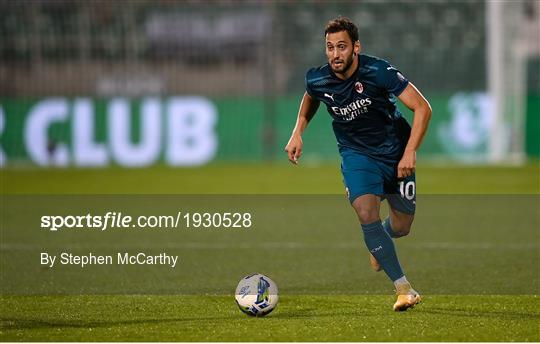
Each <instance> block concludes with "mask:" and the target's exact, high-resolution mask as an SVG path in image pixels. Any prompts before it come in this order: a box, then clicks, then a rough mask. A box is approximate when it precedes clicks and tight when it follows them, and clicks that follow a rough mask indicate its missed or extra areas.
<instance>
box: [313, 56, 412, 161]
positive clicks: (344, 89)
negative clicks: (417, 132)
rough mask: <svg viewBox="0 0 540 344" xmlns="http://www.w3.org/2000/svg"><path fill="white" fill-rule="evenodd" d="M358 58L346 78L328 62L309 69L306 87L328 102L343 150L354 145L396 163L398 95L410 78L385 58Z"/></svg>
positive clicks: (336, 133)
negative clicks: (338, 74)
mask: <svg viewBox="0 0 540 344" xmlns="http://www.w3.org/2000/svg"><path fill="white" fill-rule="evenodd" d="M358 62H359V63H358V69H357V70H356V72H355V73H354V74H353V75H352V76H351V77H350V78H349V79H347V80H342V79H339V78H338V77H337V76H336V75H335V74H334V73H333V71H332V70H331V68H330V66H329V65H328V64H325V65H323V66H320V67H318V68H312V69H310V70H309V71H308V72H307V74H306V91H307V93H308V94H309V95H310V96H311V97H312V98H314V99H317V100H319V101H321V102H323V103H324V104H325V105H326V108H327V110H328V112H329V113H330V115H331V116H332V119H333V121H332V127H333V129H334V134H335V136H336V139H337V142H338V147H339V148H340V151H341V149H342V148H351V149H354V150H357V151H359V152H360V153H362V154H365V155H368V156H370V157H372V158H374V159H377V160H382V161H386V162H389V163H395V162H397V161H399V159H400V158H401V156H400V155H401V153H402V146H403V143H402V142H401V140H400V139H399V135H398V133H397V130H396V125H395V122H396V120H397V119H399V118H400V117H401V113H400V112H399V111H398V109H397V107H396V100H397V98H396V97H397V96H399V95H400V94H401V92H403V90H404V89H405V88H406V87H407V85H408V83H409V81H408V80H407V79H406V78H405V77H404V76H403V75H402V74H401V72H400V71H399V70H397V69H396V68H395V67H393V66H392V65H390V64H389V63H388V62H386V61H385V60H383V59H380V58H377V57H374V56H369V55H363V54H362V55H359V56H358Z"/></svg>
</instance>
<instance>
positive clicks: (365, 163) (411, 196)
mask: <svg viewBox="0 0 540 344" xmlns="http://www.w3.org/2000/svg"><path fill="white" fill-rule="evenodd" d="M340 153H341V159H342V162H341V173H342V174H343V182H344V184H345V188H346V190H347V197H348V198H349V201H350V202H351V203H352V202H353V201H354V200H355V199H356V198H358V197H359V196H362V195H366V194H373V195H378V196H381V197H382V199H383V200H384V199H387V200H388V203H389V204H390V207H391V208H392V209H394V210H397V211H400V212H402V213H405V214H410V215H413V214H414V213H415V211H416V177H415V174H414V173H413V174H412V175H411V176H409V177H407V178H404V179H400V180H398V179H397V163H396V164H391V163H385V162H382V161H379V160H375V159H373V158H370V157H369V156H367V155H364V154H362V153H359V152H357V151H355V150H353V149H348V148H341V150H340Z"/></svg>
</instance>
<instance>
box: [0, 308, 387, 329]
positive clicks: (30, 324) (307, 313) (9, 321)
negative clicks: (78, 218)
mask: <svg viewBox="0 0 540 344" xmlns="http://www.w3.org/2000/svg"><path fill="white" fill-rule="evenodd" d="M318 312H320V310H319V309H316V308H312V309H302V310H299V311H296V312H279V313H273V314H271V315H269V316H266V317H264V318H256V317H250V316H248V315H244V314H237V315H231V316H215V317H190V318H160V319H133V320H120V321H115V320H110V321H107V320H104V321H85V320H44V319H29V318H1V319H0V330H27V329H44V328H80V329H83V328H107V327H115V326H123V325H142V324H165V323H178V322H190V321H203V322H211V321H237V320H240V321H242V320H246V319H247V320H250V319H257V320H258V321H261V320H263V321H264V320H268V321H272V319H275V320H283V319H290V320H294V319H309V318H312V319H320V318H331V317H336V316H340V317H372V316H377V315H376V314H375V313H362V314H359V313H358V312H328V313H326V314H320V313H318Z"/></svg>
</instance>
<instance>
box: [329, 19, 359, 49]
mask: <svg viewBox="0 0 540 344" xmlns="http://www.w3.org/2000/svg"><path fill="white" fill-rule="evenodd" d="M341 31H347V33H348V34H349V37H350V38H351V40H352V42H353V43H355V42H356V41H357V40H358V27H357V26H356V25H355V24H354V23H353V22H352V21H351V20H350V19H349V18H347V17H342V16H339V17H337V18H336V19H332V20H330V21H329V22H328V24H326V28H325V29H324V36H325V37H326V35H327V34H329V33H336V32H341Z"/></svg>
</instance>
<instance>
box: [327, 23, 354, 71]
mask: <svg viewBox="0 0 540 344" xmlns="http://www.w3.org/2000/svg"><path fill="white" fill-rule="evenodd" d="M326 57H327V58H328V64H329V65H330V68H332V71H333V72H334V73H340V74H344V73H345V72H347V71H348V70H349V68H351V65H352V64H353V61H354V58H355V55H354V45H353V44H352V42H351V39H350V38H349V35H348V34H347V32H345V31H341V32H336V33H329V34H327V35H326Z"/></svg>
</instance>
